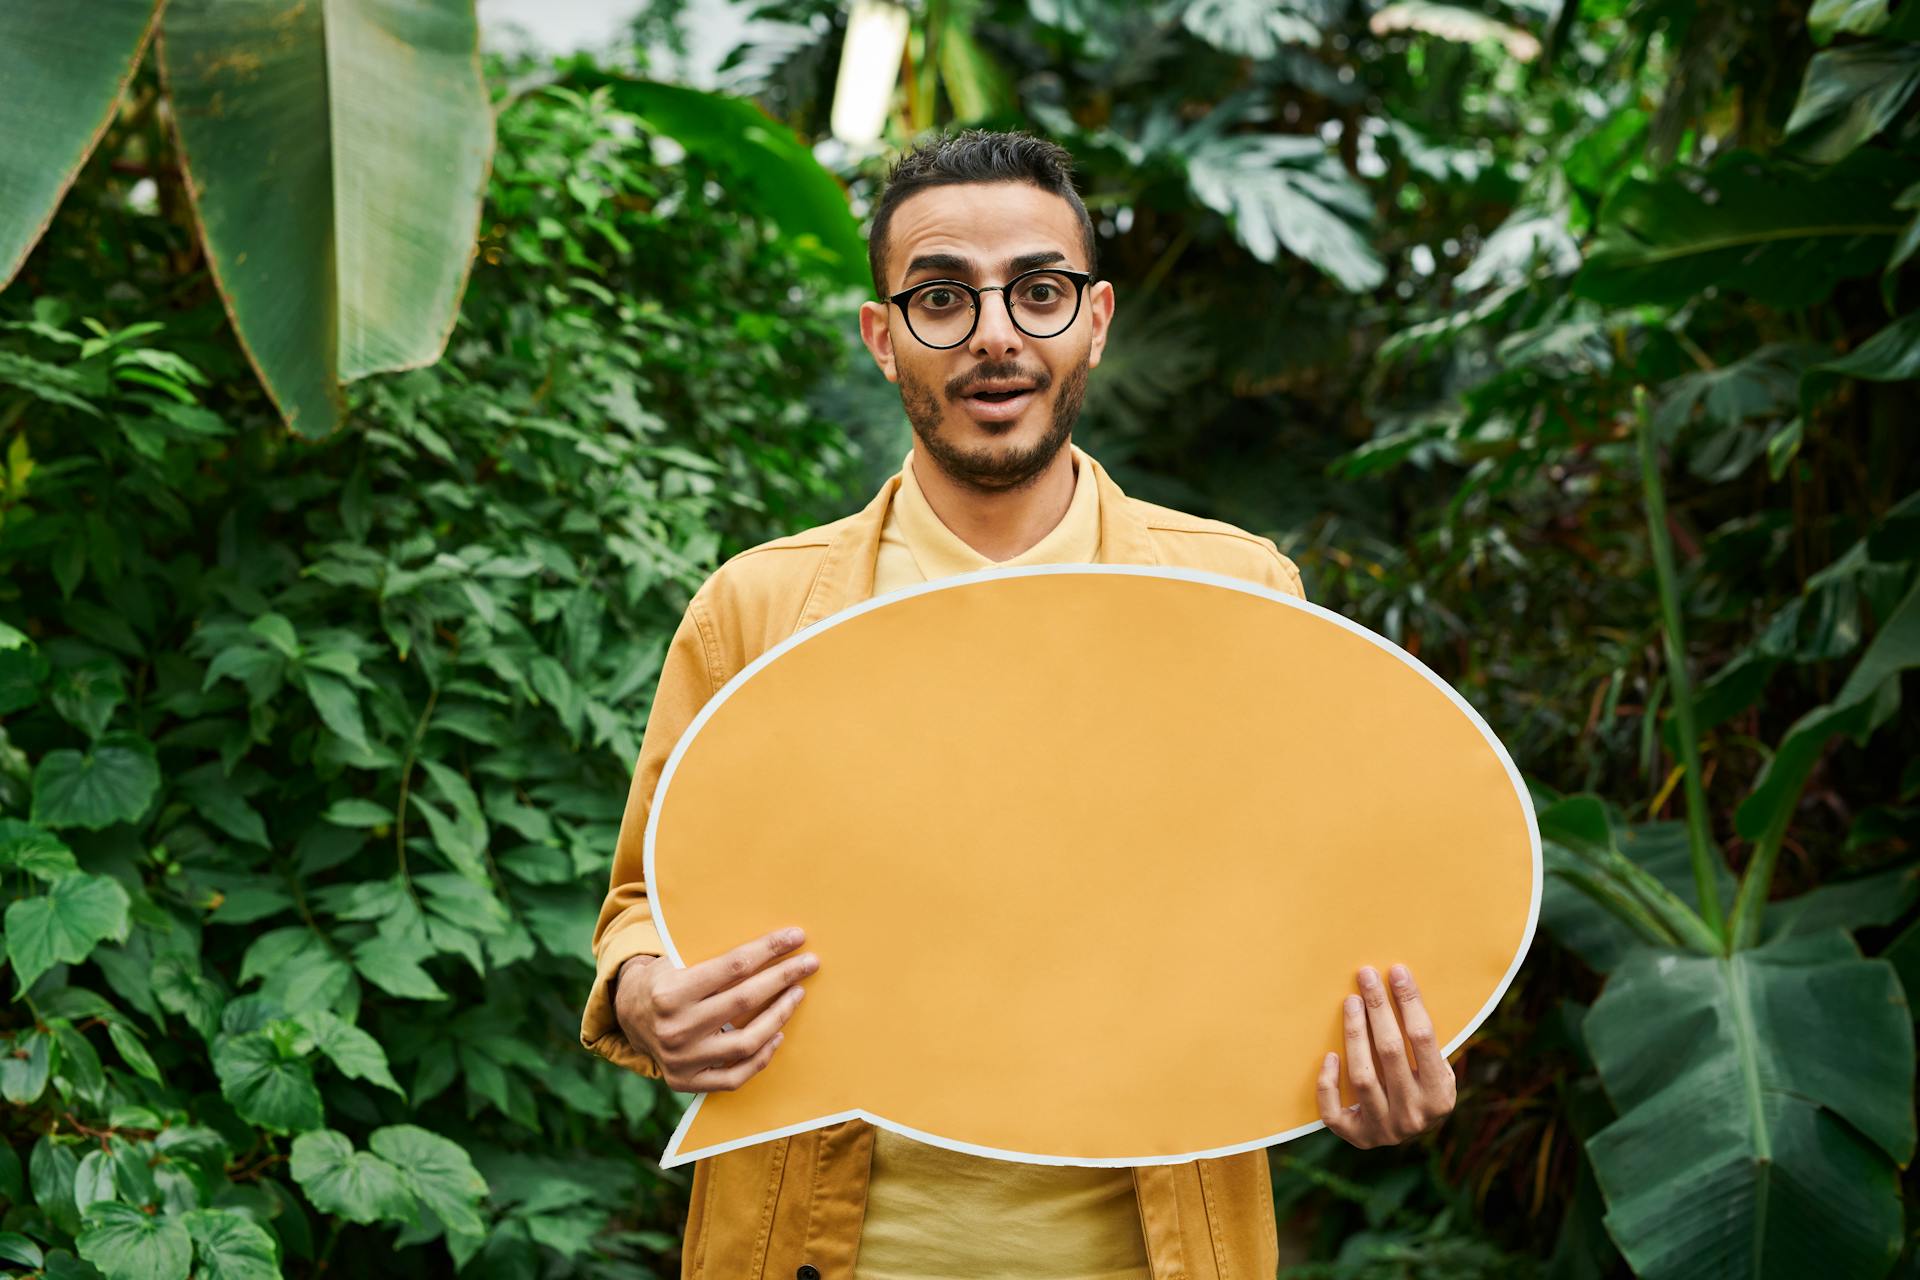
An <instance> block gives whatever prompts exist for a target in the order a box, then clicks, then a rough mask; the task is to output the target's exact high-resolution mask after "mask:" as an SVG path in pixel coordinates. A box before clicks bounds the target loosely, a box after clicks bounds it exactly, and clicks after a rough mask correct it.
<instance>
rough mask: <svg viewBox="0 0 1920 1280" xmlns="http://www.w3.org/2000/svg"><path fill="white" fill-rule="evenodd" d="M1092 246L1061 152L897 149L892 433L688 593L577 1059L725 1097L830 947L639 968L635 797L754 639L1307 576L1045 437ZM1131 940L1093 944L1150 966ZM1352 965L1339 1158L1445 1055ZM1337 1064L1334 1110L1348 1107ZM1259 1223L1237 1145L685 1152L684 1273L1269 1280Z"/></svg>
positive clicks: (1083, 310)
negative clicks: (980, 597) (1123, 571)
mask: <svg viewBox="0 0 1920 1280" xmlns="http://www.w3.org/2000/svg"><path fill="white" fill-rule="evenodd" d="M1094 248H1095V244H1094V233H1093V227H1092V224H1091V222H1090V221H1089V219H1088V217H1087V212H1086V209H1085V206H1084V205H1082V203H1081V201H1080V197H1079V195H1078V194H1077V193H1076V192H1075V190H1074V187H1073V182H1072V167H1071V159H1070V157H1069V156H1068V155H1067V153H1066V152H1065V151H1063V150H1062V149H1060V148H1059V147H1057V146H1054V145H1053V144H1051V143H1048V142H1045V141H1042V140H1040V139H1036V138H1032V137H1028V136H1025V135H1021V134H1008V133H983V132H979V131H972V132H967V133H962V134H958V135H955V136H952V137H947V138H942V139H938V140H935V141H934V142H932V143H930V144H929V145H927V146H924V147H922V148H920V149H919V150H916V151H914V152H913V153H911V154H909V155H908V156H906V157H905V158H903V159H902V160H901V161H900V162H899V163H898V164H897V165H896V166H895V167H894V170H893V172H892V173H891V174H890V176H889V180H888V183H887V186H886V189H885V191H884V193H883V194H882V196H881V198H880V201H879V203H878V205H877V206H876V207H875V210H874V215H873V224H872V231H871V234H870V239H869V259H870V265H871V267H872V271H873V277H874V285H875V288H876V290H877V292H878V295H879V298H880V300H878V301H874V302H869V303H866V304H865V305H864V306H863V307H862V308H861V313H860V334H861V338H862V339H863V340H864V342H865V343H866V346H867V350H868V351H869V352H871V353H872V355H873V359H874V362H875V363H876V364H877V365H878V366H879V367H880V370H881V372H882V373H883V374H885V375H886V377H887V379H888V380H889V381H892V382H895V383H898V384H899V387H900V398H901V401H902V403H903V404H904V405H905V407H906V411H907V416H908V418H909V419H910V420H911V423H912V427H913V434H914V447H913V449H912V450H910V451H909V452H908V454H907V456H906V458H905V460H904V461H903V462H902V464H901V469H900V471H899V473H898V474H896V475H894V476H893V477H891V478H890V479H889V480H888V481H887V483H886V484H885V485H883V486H882V488H881V490H880V492H879V493H878V494H877V495H876V496H875V497H874V499H873V500H872V502H870V503H869V504H868V505H867V507H866V508H865V509H864V510H862V511H860V512H857V513H855V514H853V515H850V516H847V517H845V518H843V519H840V520H836V521H834V522H832V523H830V524H827V525H823V526H820V527H818V528H814V529H809V530H806V531H804V532H802V533H797V534H794V535H792V536H789V537H785V538H778V539H775V540H773V541H771V542H766V543H763V544H761V545H760V546H757V547H754V548H751V549H749V550H747V551H744V552H742V553H740V554H739V555H737V556H734V557H733V558H732V559H730V560H728V561H727V563H725V564H724V565H722V566H721V567H720V569H719V570H718V571H716V572H715V573H714V574H713V575H712V576H711V577H709V578H708V579H707V581H706V582H705V584H703V585H702V586H701V588H700V590H699V591H698V592H697V593H696V594H695V595H694V597H693V600H692V602H691V603H690V604H689V605H688V608H687V612H686V616H685V617H684V618H683V619H682V620H681V623H680V626H679V628H678V630H677V631H676V633H675V635H674V638H673V641H672V644H671V645H670V647H669V649H668V653H667V657H666V660H665V664H664V666H663V668H662V671H661V674H660V683H659V688H658V692H657V693H656V695H655V698H654V704H653V710H652V713H651V715H650V718H649V720H648V723H647V728H646V734H645V737H644V740H643V743H642V746H641V751H640V759H639V762H638V766H637V768H636V770H635V773H634V777H633V784H632V787H631V790H630V791H629V793H628V798H627V807H626V813H625V818H624V820H623V822H622V826H621V830H620V838H619V844H618V848H617V851H616V853H615V858H614V865H613V875H612V882H611V886H610V889H609V892H608V894H607V898H606V901H605V904H604V905H603V907H602V909H601V912H600V918H599V922H598V925H597V926H596V928H595V931H594V954H595V957H596V960H597V963H598V976H597V978H596V980H595V983H594V987H593V990H592V993H591V996H590V999H589V1001H588V1004H587V1008H586V1011H585V1014H584V1017H583V1019H582V1023H581V1040H582V1042H583V1043H584V1044H585V1045H586V1046H587V1047H588V1048H589V1049H592V1050H593V1051H594V1052H596V1053H598V1054H600V1055H602V1056H603V1057H606V1058H608V1059H610V1060H612V1061H614V1062H616V1063H619V1064H621V1065H622V1066H626V1067H629V1068H631V1069H633V1070H636V1071H640V1072H643V1073H645V1074H647V1075H650V1076H662V1077H664V1078H665V1080H666V1082H667V1083H668V1084H669V1085H671V1086H672V1087H673V1088H675V1089H680V1090H686V1091H693V1092H702V1091H711V1090H720V1089H735V1088H738V1087H739V1086H740V1085H741V1084H743V1083H745V1082H746V1081H747V1080H748V1079H750V1078H752V1077H753V1076H754V1075H755V1074H756V1073H758V1072H759V1071H760V1070H761V1069H763V1068H764V1067H765V1066H766V1065H767V1063H768V1062H769V1061H770V1060H771V1058H772V1056H773V1054H774V1053H775V1052H777V1051H778V1049H779V1047H780V1044H781V1041H782V1039H783V1038H784V1033H783V1032H782V1030H781V1027H782V1025H783V1024H784V1023H785V1022H786V1020H787V1019H788V1017H789V1016H791V1014H792V1013H793V1010H794V1008H795V1006H796V1005H797V1004H798V1003H799V1001H800V999H801V997H802V995H803V993H804V986H803V981H804V979H805V978H807V977H808V976H809V975H811V974H813V973H815V972H817V970H818V969H819V967H820V965H821V964H822V963H823V962H825V963H830V962H831V957H819V956H815V955H814V954H813V953H811V952H806V951H803V950H802V949H801V948H802V945H803V942H804V935H803V933H802V932H801V930H800V929H799V928H798V927H794V928H788V929H782V930H777V931H776V932H774V933H773V934H770V935H768V936H767V937H764V938H759V939H756V940H754V941H751V942H746V943H743V944H742V945H741V946H739V947H738V948H736V949H735V950H734V951H732V952H730V953H728V954H726V955H722V956H717V957H714V958H712V959H708V960H703V961H701V962H699V963H695V964H692V965H691V966H690V967H688V968H686V969H682V970H676V969H674V968H673V967H672V966H671V965H669V964H665V963H662V962H661V961H659V960H658V959H657V957H658V956H659V955H660V953H661V946H660V940H659V935H658V933H657V931H656V930H655V928H654V925H653V922H652V916H651V911H650V908H649V904H648V900H647V893H646V886H645V884H644V883H643V882H642V856H643V834H644V832H645V829H646V823H647V813H648V807H649V805H650V803H651V801H652V797H653V790H654V787H655V784H656V783H657V782H658V780H659V776H660V772H661V769H662V768H663V766H664V764H665V761H666V758H667V756H668V755H669V754H670V753H671V751H672V749H673V746H674V744H675V743H676V742H677V741H678V740H679V738H680V736H681V734H682V733H683V732H684V731H685V729H686V727H687V725H688V724H689V723H690V722H691V721H692V719H693V717H694V715H695V714H696V713H697V712H698V711H699V709H700V707H701V705H702V704H703V703H704V702H705V701H706V700H707V699H708V698H710V697H711V696H712V695H713V694H714V693H716V692H717V691H718V690H719V689H720V688H721V686H723V685H724V684H725V683H726V682H727V681H728V680H729V679H731V678H732V677H733V675H734V674H735V673H736V672H738V671H739V670H740V669H741V668H742V667H744V666H745V665H746V664H747V663H749V662H750V661H752V660H753V658H754V657H755V656H757V655H758V654H761V653H763V652H765V651H766V650H767V649H769V648H771V647H772V646H773V645H775V644H777V643H779V642H780V641H781V640H783V639H785V638H786V637H787V636H789V635H792V634H793V633H794V632H796V631H798V630H800V629H801V628H802V627H806V626H808V625H810V624H812V623H814V622H816V621H818V620H819V619H821V618H824V617H826V616H827V615H829V614H831V613H834V612H836V611H838V610H839V609H842V608H844V607H846V606H848V605H851V604H854V603H856V602H857V601H860V600H863V599H867V598H868V597H870V596H872V595H875V594H878V593H881V592H886V591H891V590H894V589H896V588H899V587H903V586H906V585H909V584H911V583H915V582H923V581H928V580H930V579H935V578H940V577H944V576H947V575H949V574H954V573H962V572H967V571H970V570H973V569H979V568H984V567H986V566H988V565H990V564H1030V563H1057V562H1094V561H1098V562H1106V563H1140V564H1178V565H1186V566H1189V567H1193V568H1200V569H1208V570H1213V571H1215V572H1220V573H1228V574H1234V575H1237V576H1239V577H1243V578H1247V579H1250V580H1252V581H1255V582H1260V583H1264V584H1266V585H1268V586H1271V587H1274V588H1276V589H1278V590H1281V591H1288V592H1292V593H1294V594H1296V595H1303V594H1304V593H1303V592H1302V590H1301V583H1300V575H1299V572H1298V571H1297V570H1296V569H1295V567H1294V565H1293V563H1292V562H1291V561H1289V560H1288V559H1287V558H1286V557H1285V556H1283V555H1281V554H1280V552H1279V550H1278V548H1276V547H1275V545H1274V544H1273V543H1272V542H1271V541H1270V540H1268V539H1266V538H1261V537H1257V536H1255V535H1253V534H1250V533H1247V532H1245V531H1243V530H1240V529H1237V528H1235V527H1233V526H1232V525H1229V524H1225V523H1223V522H1220V521H1217V520H1207V519H1202V518H1199V517H1196V516H1191V515H1187V514H1184V513H1182V512H1178V511H1173V510H1169V509H1168V508H1165V507H1159V506H1154V505H1152V504H1149V503H1145V502H1142V501H1139V500H1138V499H1134V498H1129V497H1127V496H1126V495H1125V494H1124V493H1122V492H1121V491H1120V489H1119V488H1118V487H1117V486H1116V485H1115V484H1114V483H1113V481H1112V480H1111V479H1110V478H1109V477H1108V475H1107V473H1106V471H1105V470H1104V469H1103V468H1102V467H1101V466H1100V464H1099V463H1098V462H1096V461H1094V459H1093V458H1092V457H1091V456H1090V455H1088V454H1087V453H1086V452H1084V451H1083V450H1081V449H1080V448H1079V447H1078V446H1077V445H1074V444H1073V443H1072V442H1071V434H1072V430H1073V424H1074V420H1075V418H1076V417H1077V416H1078V414H1079V411H1080V405H1081V400H1082V396H1083V394H1084V391H1085V386H1086V377H1087V373H1088V371H1089V370H1091V369H1093V368H1094V367H1096V366H1097V365H1098V364H1099V363H1100V356H1101V352H1102V350H1103V349H1104V347H1105V345H1106V339H1107V332H1108V326H1109V325H1110V324H1111V322H1112V319H1113V313H1114V289H1113V286H1112V285H1111V284H1110V283H1108V282H1106V281H1102V280H1096V279H1094V278H1093V272H1094ZM858 782H859V780H858V779H849V780H848V785H849V786H857V785H858ZM901 853H902V856H903V857H910V856H912V850H911V849H910V848H903V849H902V851H901ZM1356 888H1357V887H1356ZM1143 944H1144V945H1143ZM1151 945H1152V944H1151V940H1135V941H1134V942H1133V943H1130V944H1129V945H1128V946H1126V947H1125V948H1116V953H1118V952H1119V951H1121V950H1125V951H1126V952H1127V953H1128V954H1129V955H1131V956H1132V957H1133V958H1134V959H1135V960H1136V961H1138V960H1141V959H1143V958H1144V959H1145V960H1146V961H1147V962H1149V963H1150V962H1151ZM1358 983H1359V991H1358V992H1357V994H1348V995H1347V996H1346V997H1345V1000H1344V1002H1343V1005H1344V1009H1343V1016H1344V1019H1345V1027H1346V1041H1345V1047H1346V1053H1345V1054H1344V1055H1336V1054H1329V1055H1327V1058H1326V1060H1325V1061H1324V1062H1323V1063H1322V1064H1320V1068H1319V1077H1318V1091H1319V1098H1320V1109H1321V1117H1322V1119H1323V1120H1324V1121H1325V1122H1326V1125H1327V1127H1328V1128H1329V1129H1332V1130H1333V1131H1334V1132H1335V1133H1337V1134H1339V1135H1340V1136H1341V1137H1342V1138H1344V1139H1346V1140H1347V1141H1349V1142H1351V1143H1353V1144H1354V1145H1356V1146H1361V1147H1371V1146H1377V1145H1381V1144H1384V1143H1392V1142H1400V1141H1404V1140H1406V1139H1408V1138H1410V1137H1413V1136H1414V1135H1416V1134H1418V1133H1421V1132H1423V1131H1425V1130H1426V1129H1428V1128H1431V1127H1432V1126H1433V1125H1434V1124H1437V1123H1438V1122H1439V1121H1440V1120H1441V1119H1442V1118H1444V1117H1445V1116H1446V1115H1447V1114H1448V1113H1449V1112H1450V1111H1451V1110H1452V1108H1453V1101H1454V1076H1453V1071H1452V1069H1451V1068H1450V1067H1449V1066H1448V1065H1447V1063H1446V1061H1445V1059H1444V1058H1442V1057H1441V1056H1440V1053H1439V1048H1438V1045H1437V1044H1436V1043H1435V1037H1434V1031H1433V1024H1432V1021H1431V1019H1430V1018H1429V1017H1428V1016H1427V1013H1426V1011H1425V1009H1424V1008H1423V1007H1422V1005H1421V1003H1420V999H1419V995H1418V992H1417V991H1416V989H1415V987H1414V984H1413V980H1412V976H1411V975H1410V974H1408V973H1406V971H1405V969H1404V967H1403V966H1399V965H1395V966H1393V967H1392V969H1391V970H1390V974H1389V981H1388V982H1383V981H1382V979H1381V977H1380V976H1379V975H1377V974H1376V973H1375V971H1374V970H1373V969H1372V968H1365V969H1362V970H1361V971H1360V973H1359V975H1358ZM1389 987H1391V993H1390V992H1389ZM1336 995H1337V993H1329V997H1328V998H1329V1000H1330V1001H1331V1000H1332V999H1334V998H1335V997H1336ZM1396 1006H1397V1007H1398V1010H1399V1019H1398V1020H1397V1019H1396V1016H1395V1008H1396ZM1148 1017H1149V1015H1148V1014H1147V1013H1146V1012H1144V1011H1143V1013H1142V1024H1143V1025H1142V1034H1143V1035H1145V1034H1151V1028H1150V1027H1149V1026H1148V1025H1147V1020H1148ZM1401 1020H1404V1022H1405V1032H1404V1034H1403V1032H1402V1030H1401V1027H1400V1021H1401ZM727 1028H732V1029H727ZM1342 1058H1344V1059H1345V1061H1346V1063H1347V1079H1348V1084H1349V1086H1350V1088H1351V1090H1352V1092H1353V1094H1354V1095H1355V1096H1356V1097H1357V1098H1358V1099H1359V1101H1358V1102H1357V1103H1356V1104H1354V1105H1353V1106H1351V1107H1345V1108H1343V1107H1342V1106H1341V1105H1340V1092H1339V1070H1340V1068H1339V1064H1340V1061H1341V1059H1342ZM1288 1069H1289V1068H1288V1067H1287V1065H1286V1064H1283V1063H1276V1064H1275V1070H1276V1072H1280V1071H1286V1070H1288ZM1275 1236H1276V1233H1275V1224H1274V1215H1273V1201H1272V1195H1271V1191H1270V1186H1269V1182H1268V1174H1267V1161H1266V1153H1265V1152H1264V1151H1261V1150H1255V1151H1250V1152H1243V1153H1241V1154H1239V1155H1235V1156H1229V1157H1225V1158H1222V1159H1211V1160H1199V1161H1194V1162H1192V1163H1189V1164H1184V1165H1177V1166H1156V1167H1147V1168H1138V1169H1080V1168H1062V1167H1055V1166H1038V1165H1020V1164H1013V1163H1008V1162H1002V1161H994V1160H987V1159H982V1158H979V1157H974V1156H967V1155H962V1154H959V1153H956V1152H951V1151H947V1150H945V1149H944V1148H937V1147H932V1146H928V1145H925V1144H921V1143H917V1142H913V1141H910V1140H908V1139H906V1138H902V1137H899V1136H897V1135H895V1134H893V1133H891V1132H890V1131H888V1130H885V1129H882V1128H877V1127H875V1126H872V1125H869V1124H867V1123H865V1122H862V1121H852V1122H848V1123H845V1124H840V1125H835V1126H833V1127H831V1128H827V1129H823V1130H820V1131H817V1132H813V1133H806V1134H801V1135H798V1136H795V1137H791V1138H782V1139H776V1140H773V1141H769V1142H764V1143H760V1144H757V1145H755V1146H751V1147H747V1148H744V1149H741V1150H737V1151H732V1152H728V1153H726V1154H723V1155H720V1156H717V1157H713V1158H711V1159H707V1160H702V1161H700V1162H699V1163H698V1164H696V1166H695V1172H694V1184H693V1198H692V1204H691V1207H690V1212H689V1218H688V1223H687V1238H686V1244H685V1249H684V1260H683V1275H684V1276H687V1277H712V1278H713V1280H761V1278H762V1277H780V1278H782V1280H784V1278H785V1277H789V1276H791V1277H794V1278H795V1280H821V1278H822V1277H826V1278H829V1280H919V1278H922V1277H942V1278H945V1277H953V1278H954V1280H959V1278H961V1277H964V1278H966V1280H984V1278H986V1277H1020V1278H1021V1280H1066V1278H1067V1277H1072V1278H1073V1280H1168V1278H1169V1277H1182V1278H1189V1280H1202V1278H1225V1277H1229V1276H1231V1277H1254V1276H1259V1277H1270V1276H1272V1275H1273V1274H1274V1269H1275V1265H1276V1252H1277V1244H1276V1238H1275Z"/></svg>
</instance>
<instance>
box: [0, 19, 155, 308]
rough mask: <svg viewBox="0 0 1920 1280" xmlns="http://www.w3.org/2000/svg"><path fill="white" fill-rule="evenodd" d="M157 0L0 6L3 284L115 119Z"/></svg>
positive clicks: (149, 29) (0, 240)
mask: <svg viewBox="0 0 1920 1280" xmlns="http://www.w3.org/2000/svg"><path fill="white" fill-rule="evenodd" d="M160 3H161V0H93V2H92V3H90V4H88V5H87V7H86V18H85V21H79V20H77V19H76V15H75V13H74V7H73V4H72V0H7V3H6V4H5V5H4V6H0V112H4V114H5V117H6V127H5V128H4V129H0V289H4V288H5V287H6V286H7V284H8V282H10V281H11V280H12V279H13V277H14V273H15V272H17V271H19V270H20V264H21V263H23V262H25V261H26V258H27V253H28V251H29V250H31V249H32V248H33V246H34V243H35V242H36V241H38V240H39V239H40V233H41V232H43V231H45V230H46V228H47V223H48V222H49V221H51V220H52V218H53V211H54V209H56V208H57V207H59V204H60V197H62V196H64V195H65V194H66V193H67V188H68V187H69V186H71V185H73V179H74V175H75V174H77V173H79V172H80V166H81V165H82V164H84V163H86V159H87V156H88V155H90V154H91V153H92V151H93V147H94V144H95V143H97V142H98V141H99V140H100V135H101V134H102V133H104V132H105V131H106V128H107V124H108V122H109V121H111V120H112V119H113V110H114V107H115V105H116V104H117V103H118V102H119V101H120V94H121V92H122V91H123V90H125V88H126V87H127V81H128V79H130V78H131V77H132V75H133V69H134V67H136V66H138V65H139V62H140V53H141V50H143V49H145V48H146V44H147V37H148V36H149V35H150V34H151V33H152V31H153V19H154V15H155V14H157V13H158V12H159V11H160Z"/></svg>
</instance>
